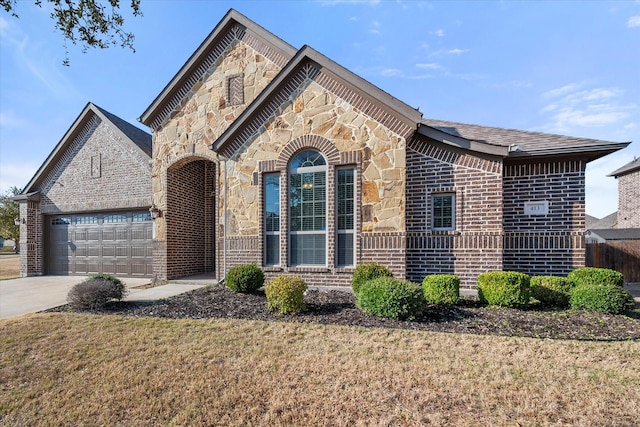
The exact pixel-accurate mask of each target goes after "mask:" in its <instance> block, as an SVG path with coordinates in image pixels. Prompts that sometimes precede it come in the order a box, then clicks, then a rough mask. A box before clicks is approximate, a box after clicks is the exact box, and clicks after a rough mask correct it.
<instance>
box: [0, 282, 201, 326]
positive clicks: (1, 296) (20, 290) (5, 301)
mask: <svg viewBox="0 0 640 427" xmlns="http://www.w3.org/2000/svg"><path fill="white" fill-rule="evenodd" d="M85 279H86V277H84V276H34V277H23V278H20V279H10V280H0V319H8V318H12V317H17V316H21V315H23V314H28V313H36V312H38V311H43V310H47V309H49V308H54V307H58V306H61V305H64V304H66V303H67V293H68V292H69V291H70V290H71V288H72V287H73V286H74V285H76V284H77V283H80V282H82V281H83V280H85ZM122 281H123V282H124V283H125V284H126V285H127V288H128V289H129V294H128V295H127V298H126V300H127V301H154V300H159V299H163V298H168V297H171V296H174V295H178V294H181V293H184V292H188V291H191V290H193V289H197V288H201V287H203V286H206V285H207V284H208V283H212V281H211V280H207V281H204V280H202V281H190V282H179V283H169V284H166V285H163V286H156V287H153V288H144V287H146V286H148V285H150V284H151V281H150V280H149V279H143V278H129V277H126V278H122ZM141 287H142V288H141Z"/></svg>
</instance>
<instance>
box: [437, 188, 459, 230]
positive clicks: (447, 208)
mask: <svg viewBox="0 0 640 427" xmlns="http://www.w3.org/2000/svg"><path fill="white" fill-rule="evenodd" d="M431 201H432V204H433V208H432V212H431V214H432V218H433V224H432V225H433V229H434V230H437V231H446V230H454V229H455V228H456V197H455V195H454V194H453V193H440V194H433V195H432V196H431Z"/></svg>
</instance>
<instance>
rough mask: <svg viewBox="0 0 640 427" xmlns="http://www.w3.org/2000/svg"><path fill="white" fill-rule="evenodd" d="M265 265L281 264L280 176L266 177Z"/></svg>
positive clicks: (271, 175)
mask: <svg viewBox="0 0 640 427" xmlns="http://www.w3.org/2000/svg"><path fill="white" fill-rule="evenodd" d="M264 204H265V206H264V221H265V224H264V231H265V244H264V247H265V254H264V263H265V265H279V264H280V175H279V174H269V175H265V177H264Z"/></svg>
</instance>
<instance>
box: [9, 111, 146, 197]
mask: <svg viewBox="0 0 640 427" xmlns="http://www.w3.org/2000/svg"><path fill="white" fill-rule="evenodd" d="M94 117H98V118H99V119H100V120H101V121H103V122H107V123H110V124H111V125H112V126H113V127H114V129H115V130H116V132H118V133H119V134H120V137H121V138H122V139H123V141H125V142H126V141H129V143H131V144H132V145H133V146H134V147H136V148H137V149H138V150H139V152H140V153H141V155H143V156H146V157H148V158H151V135H149V134H148V133H147V132H145V131H143V130H142V129H139V128H137V127H135V126H133V125H132V124H130V123H128V122H126V121H125V120H123V119H121V118H120V117H118V116H116V115H115V114H112V113H110V112H108V111H107V110H104V109H102V108H100V107H98V106H97V105H95V104H93V103H92V102H87V104H86V105H85V106H84V108H83V109H82V111H81V112H80V114H79V115H78V117H76V119H75V120H74V121H73V124H72V125H71V126H70V127H69V129H67V131H66V132H65V134H64V135H63V136H62V138H61V139H60V141H59V142H58V143H57V144H56V146H55V147H54V148H53V150H52V151H51V153H49V155H48V156H47V158H46V160H45V161H44V163H42V165H41V166H40V168H39V169H38V170H37V171H36V173H35V175H34V176H33V177H32V178H31V180H30V181H29V182H28V183H27V185H26V186H25V187H24V189H23V190H22V193H21V194H23V195H24V194H28V193H31V192H33V190H34V186H35V185H36V184H37V183H38V182H39V181H40V180H41V179H42V178H45V177H46V174H47V173H48V172H49V171H50V170H51V168H53V167H54V166H55V165H56V162H58V161H59V159H60V158H62V156H63V155H64V152H65V150H67V148H68V147H69V146H70V145H71V144H73V142H74V141H75V140H76V138H77V137H78V136H79V135H81V134H82V132H83V131H84V129H85V127H86V126H87V124H88V123H90V122H91V120H92V119H93V118H94Z"/></svg>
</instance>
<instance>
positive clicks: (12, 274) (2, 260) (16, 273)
mask: <svg viewBox="0 0 640 427" xmlns="http://www.w3.org/2000/svg"><path fill="white" fill-rule="evenodd" d="M17 277H20V257H17V256H12V255H0V280H6V279H15V278H17Z"/></svg>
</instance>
